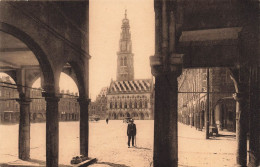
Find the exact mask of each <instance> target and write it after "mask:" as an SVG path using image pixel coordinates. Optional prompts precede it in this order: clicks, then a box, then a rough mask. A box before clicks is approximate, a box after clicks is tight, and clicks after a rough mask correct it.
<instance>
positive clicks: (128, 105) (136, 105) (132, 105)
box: [109, 101, 148, 109]
mask: <svg viewBox="0 0 260 167" xmlns="http://www.w3.org/2000/svg"><path fill="white" fill-rule="evenodd" d="M109 108H110V109H112V108H120V109H123V108H148V102H147V101H145V102H144V103H143V102H142V101H140V102H139V103H137V102H134V103H132V102H129V103H126V102H125V103H124V104H123V103H121V102H120V103H119V104H118V103H117V102H115V103H112V102H110V106H109Z"/></svg>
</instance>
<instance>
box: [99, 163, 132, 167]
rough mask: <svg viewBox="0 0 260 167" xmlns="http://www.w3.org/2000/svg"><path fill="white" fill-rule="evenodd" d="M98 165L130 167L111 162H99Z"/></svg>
mask: <svg viewBox="0 0 260 167" xmlns="http://www.w3.org/2000/svg"><path fill="white" fill-rule="evenodd" d="M96 164H104V165H109V166H111V167H130V166H127V165H124V164H115V163H111V162H97V163H96Z"/></svg>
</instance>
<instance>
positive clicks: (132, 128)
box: [127, 119, 136, 148]
mask: <svg viewBox="0 0 260 167" xmlns="http://www.w3.org/2000/svg"><path fill="white" fill-rule="evenodd" d="M127 136H128V148H129V147H130V140H131V138H132V146H133V147H134V146H135V145H134V139H135V136H136V125H135V124H134V120H133V119H130V120H129V124H128V126H127Z"/></svg>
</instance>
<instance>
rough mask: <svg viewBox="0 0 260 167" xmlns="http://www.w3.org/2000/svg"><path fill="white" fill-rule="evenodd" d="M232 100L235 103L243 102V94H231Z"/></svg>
mask: <svg viewBox="0 0 260 167" xmlns="http://www.w3.org/2000/svg"><path fill="white" fill-rule="evenodd" d="M233 98H234V99H235V100H236V101H238V102H239V101H241V100H244V94H243V93H234V94H233Z"/></svg>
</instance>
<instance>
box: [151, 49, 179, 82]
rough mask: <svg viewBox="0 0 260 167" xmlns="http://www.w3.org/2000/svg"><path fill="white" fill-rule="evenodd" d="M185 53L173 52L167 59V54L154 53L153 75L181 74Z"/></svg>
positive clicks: (152, 59) (152, 57)
mask: <svg viewBox="0 0 260 167" xmlns="http://www.w3.org/2000/svg"><path fill="white" fill-rule="evenodd" d="M182 63H183V54H176V53H173V54H171V55H170V56H169V58H168V59H167V58H166V57H165V56H161V55H154V56H151V57H150V66H151V68H152V74H153V76H155V77H156V76H159V75H165V74H168V73H172V72H173V73H176V74H177V75H180V74H181V69H182Z"/></svg>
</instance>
